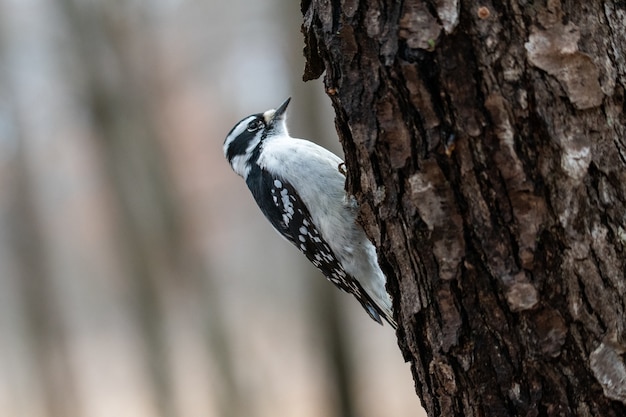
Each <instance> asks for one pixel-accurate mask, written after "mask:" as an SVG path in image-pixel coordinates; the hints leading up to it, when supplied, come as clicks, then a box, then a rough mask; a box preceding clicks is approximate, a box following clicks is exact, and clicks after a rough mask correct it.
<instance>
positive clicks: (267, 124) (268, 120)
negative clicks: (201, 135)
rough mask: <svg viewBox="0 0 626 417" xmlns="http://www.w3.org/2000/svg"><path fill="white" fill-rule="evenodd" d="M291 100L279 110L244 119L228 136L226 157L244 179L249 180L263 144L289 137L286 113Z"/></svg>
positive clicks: (225, 145)
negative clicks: (252, 165) (251, 169)
mask: <svg viewBox="0 0 626 417" xmlns="http://www.w3.org/2000/svg"><path fill="white" fill-rule="evenodd" d="M290 100H291V98H288V99H287V100H285V101H284V102H283V103H282V104H281V105H280V106H278V108H277V109H270V110H267V111H266V112H265V113H257V114H253V115H251V116H248V117H246V118H244V119H242V120H241V121H240V122H239V123H237V124H236V125H235V127H233V128H232V129H231V131H230V132H229V133H228V136H226V140H224V156H225V157H226V159H227V160H228V162H229V163H230V166H231V167H232V168H233V170H234V171H235V172H236V173H237V174H239V175H241V176H242V177H243V178H247V176H248V173H249V172H250V167H251V164H253V163H255V162H256V158H258V157H259V151H260V147H261V145H262V143H263V142H265V141H267V140H271V139H272V138H274V137H278V136H284V135H288V133H287V124H286V123H285V118H286V114H285V113H286V110H287V106H288V105H289V101H290Z"/></svg>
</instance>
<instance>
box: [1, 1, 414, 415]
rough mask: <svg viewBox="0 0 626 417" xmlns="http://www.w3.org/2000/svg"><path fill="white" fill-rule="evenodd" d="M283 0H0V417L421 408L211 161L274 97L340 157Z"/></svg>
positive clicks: (391, 366) (357, 314)
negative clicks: (236, 128) (238, 126)
mask: <svg viewBox="0 0 626 417" xmlns="http://www.w3.org/2000/svg"><path fill="white" fill-rule="evenodd" d="M298 3H299V2H296V1H291V2H289V1H280V0H273V1H272V0H268V1H262V2H260V1H254V0H247V1H244V0H230V1H227V2H226V1H218V0H126V1H122V0H119V1H115V0H0V416H7V417H9V416H11V417H13V416H19V417H21V416H24V417H82V416H89V417H91V416H93V417H100V416H102V417H104V416H107V417H110V416H116V417H126V416H128V417H144V416H145V417H178V416H181V417H194V416H203V417H206V416H209V417H210V416H216V417H239V416H245V417H256V416H259V417H262V416H273V417H275V416H277V415H278V416H295V417H300V416H302V417H305V416H328V417H335V416H336V417H351V416H363V417H380V416H395V417H403V416H419V415H423V414H422V411H421V408H420V406H419V401H418V399H417V397H416V395H415V392H414V388H413V381H412V379H411V375H410V369H409V366H408V365H407V364H405V363H404V361H403V359H402V357H401V354H400V351H399V349H398V347H397V346H396V339H395V335H394V333H393V330H392V329H391V328H390V327H389V326H384V327H381V326H379V325H378V324H376V323H375V322H373V321H372V320H371V319H370V318H369V317H368V316H367V314H366V313H365V312H364V311H363V310H362V308H361V307H360V306H359V304H358V303H357V302H356V301H355V300H353V299H352V298H351V297H350V296H348V295H345V294H342V293H339V292H338V291H337V290H335V289H334V288H333V287H332V286H331V285H330V284H329V283H327V282H326V281H325V280H324V279H323V278H322V276H321V275H320V273H319V272H317V271H316V270H315V269H314V268H313V267H311V266H310V265H309V264H308V262H307V261H306V260H305V258H304V256H301V255H300V254H299V252H298V251H297V250H296V249H295V248H293V247H291V245H289V244H288V243H286V242H285V241H283V240H282V239H281V238H279V237H278V235H277V234H276V233H275V232H274V231H273V230H272V229H271V227H270V226H269V223H267V222H266V221H265V219H264V218H263V216H262V214H261V213H260V211H259V210H258V209H257V208H256V205H255V204H254V202H253V200H252V197H251V196H250V195H249V192H248V190H247V188H246V186H245V183H244V182H243V180H242V179H241V178H239V177H237V176H236V175H235V174H234V173H233V172H232V171H231V169H230V167H229V166H228V164H227V163H226V161H225V160H224V158H223V155H222V143H223V140H224V137H225V136H226V134H227V133H228V131H229V130H230V129H231V127H232V126H233V125H234V124H235V123H236V122H237V121H238V120H240V119H241V118H243V117H245V116H247V115H249V114H251V113H257V112H261V111H265V110H267V109H269V108H272V107H276V106H277V105H278V104H280V103H281V102H282V101H283V100H284V99H285V98H286V97H288V96H292V97H293V99H292V102H291V105H290V116H289V125H290V128H291V132H292V134H293V135H294V136H299V137H306V138H312V139H315V140H316V141H317V142H318V143H321V144H323V145H325V146H327V147H329V148H331V149H333V150H334V151H335V152H337V153H340V152H341V150H340V147H339V144H338V143H337V138H336V134H335V130H334V122H333V114H332V109H331V106H330V102H329V100H328V98H327V97H326V96H325V95H324V92H323V86H322V84H321V81H317V82H310V83H306V84H305V83H302V81H301V74H302V69H303V66H304V58H303V56H302V42H303V41H302V36H301V34H300V24H301V14H300V11H299V4H298Z"/></svg>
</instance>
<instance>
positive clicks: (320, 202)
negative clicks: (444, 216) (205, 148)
mask: <svg viewBox="0 0 626 417" xmlns="http://www.w3.org/2000/svg"><path fill="white" fill-rule="evenodd" d="M289 100H290V99H287V100H285V102H283V103H282V104H281V105H280V106H279V107H278V108H277V109H275V110H274V109H271V110H267V111H266V112H264V113H258V114H253V115H251V116H248V117H246V118H244V119H243V120H241V121H240V122H239V123H237V124H236V125H235V127H233V128H232V130H231V131H230V132H229V133H228V136H226V140H225V141H224V155H225V156H226V159H227V160H228V162H229V163H230V165H231V167H232V168H233V170H234V171H235V172H236V173H237V174H239V175H240V176H241V177H243V179H244V180H245V181H246V184H247V185H248V188H249V189H250V191H251V192H252V195H253V196H254V200H255V201H256V203H257V204H258V206H259V208H260V209H261V211H262V212H263V214H264V215H265V217H266V218H267V219H268V220H269V222H270V223H271V224H272V226H273V227H274V229H276V231H277V232H278V233H279V234H280V235H281V236H283V237H284V238H285V239H287V240H288V241H289V242H291V243H292V244H293V245H295V246H296V247H297V248H298V249H300V251H301V252H302V253H304V255H306V257H307V258H308V259H309V261H311V263H313V265H315V266H316V267H317V268H318V269H319V270H320V271H322V273H323V274H324V275H325V276H326V278H328V280H330V281H331V282H332V283H333V284H335V285H336V286H337V287H339V288H340V289H342V290H344V291H346V292H348V293H350V294H352V295H354V296H355V297H356V299H357V300H358V301H359V302H360V303H361V305H362V306H363V307H364V308H365V310H366V311H367V313H368V314H369V315H370V317H372V318H373V319H374V320H376V321H377V322H378V323H381V324H382V320H381V317H382V318H384V319H385V320H386V321H387V322H388V323H389V324H391V326H393V327H394V328H395V327H396V322H395V321H394V319H393V313H392V302H391V298H390V296H389V294H388V293H387V291H386V289H385V283H386V278H385V275H384V274H383V272H382V271H381V269H380V267H379V266H378V258H377V256H376V248H375V247H374V245H373V244H372V243H371V242H370V241H369V240H368V238H367V236H366V235H365V232H364V231H363V229H362V228H361V226H360V225H359V224H358V223H357V222H356V216H357V212H358V205H357V203H356V200H355V199H354V197H352V196H349V195H347V193H346V192H345V190H344V186H345V176H344V175H343V174H342V172H341V167H340V166H341V165H342V164H343V161H342V160H341V159H340V158H339V157H338V156H336V155H335V154H333V153H332V152H330V151H328V150H326V149H324V148H323V147H321V146H319V145H316V144H315V143H313V142H310V141H308V140H303V139H296V138H292V137H291V136H289V133H288V131H287V125H286V120H285V116H286V113H285V112H286V110H287V105H288V104H289Z"/></svg>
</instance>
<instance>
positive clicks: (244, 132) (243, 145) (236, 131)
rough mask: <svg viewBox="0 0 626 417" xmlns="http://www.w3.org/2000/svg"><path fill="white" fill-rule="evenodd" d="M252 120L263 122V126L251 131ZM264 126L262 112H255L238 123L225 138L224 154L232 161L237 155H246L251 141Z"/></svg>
mask: <svg viewBox="0 0 626 417" xmlns="http://www.w3.org/2000/svg"><path fill="white" fill-rule="evenodd" d="M252 122H256V123H261V127H260V128H259V129H258V130H254V131H250V130H249V129H248V126H249V125H250V124H251V123H252ZM264 127H265V120H264V119H263V114H262V113H258V114H253V115H252V116H248V117H246V118H244V119H242V120H241V121H240V122H239V123H237V124H236V125H235V127H233V128H232V129H231V130H230V132H228V135H227V136H226V139H225V140H224V147H225V149H224V154H225V156H226V158H227V159H228V161H229V162H231V161H232V160H233V158H234V157H236V156H237V155H244V154H245V153H246V152H247V150H248V146H250V142H252V141H253V140H254V138H255V137H256V136H257V135H259V134H260V131H261V130H263V129H264Z"/></svg>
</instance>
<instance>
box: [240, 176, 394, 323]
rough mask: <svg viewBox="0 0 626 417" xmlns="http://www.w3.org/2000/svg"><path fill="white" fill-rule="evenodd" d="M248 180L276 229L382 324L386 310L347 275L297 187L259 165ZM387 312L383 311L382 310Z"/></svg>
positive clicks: (257, 200)
mask: <svg viewBox="0 0 626 417" xmlns="http://www.w3.org/2000/svg"><path fill="white" fill-rule="evenodd" d="M256 169H257V170H258V171H259V172H254V173H253V172H251V175H248V179H247V181H246V183H247V185H248V188H249V189H250V191H251V192H252V195H253V196H254V199H255V200H256V202H257V204H258V205H259V208H260V209H261V211H262V212H263V214H264V215H265V217H266V218H267V219H268V220H269V221H270V223H271V224H272V226H274V229H276V230H277V231H278V232H279V233H280V234H281V235H283V236H284V237H285V238H286V239H287V240H288V241H290V242H291V243H293V244H294V245H295V246H296V247H297V248H298V249H300V251H301V252H302V253H304V255H305V256H306V257H307V258H308V259H309V261H311V263H312V264H313V265H314V266H315V267H317V268H318V269H319V270H320V271H322V273H323V274H324V276H326V278H328V280H329V281H331V282H332V283H333V284H335V285H336V286H337V287H339V288H340V289H342V290H343V291H346V292H348V293H350V294H352V295H354V296H355V297H356V299H357V300H359V302H360V303H361V305H362V306H363V308H365V310H366V311H367V313H368V314H369V315H370V317H372V318H373V319H374V320H376V321H377V322H378V323H381V324H382V321H381V319H380V315H381V314H383V312H382V311H380V310H379V308H378V306H377V305H376V304H375V303H374V302H373V301H372V299H371V298H370V296H369V295H368V294H367V293H366V292H365V291H364V290H363V288H362V287H361V284H359V282H358V281H357V280H356V279H354V277H352V276H350V275H348V274H347V273H346V271H345V270H344V269H343V267H342V266H341V264H340V263H339V261H338V260H337V258H336V256H335V254H334V253H333V251H332V249H331V248H330V246H329V245H328V243H326V242H325V241H324V238H323V237H322V235H320V233H319V231H318V230H317V227H315V225H314V224H313V220H312V218H311V214H310V212H309V210H308V208H307V207H306V205H305V204H304V203H303V202H302V200H301V199H300V196H299V195H298V193H297V192H296V190H295V189H294V188H293V187H292V186H291V184H289V183H288V182H287V181H285V180H284V179H281V178H277V177H275V176H273V175H272V174H270V173H269V172H267V171H265V170H263V169H260V168H258V167H257V168H256ZM383 315H384V314H383Z"/></svg>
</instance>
